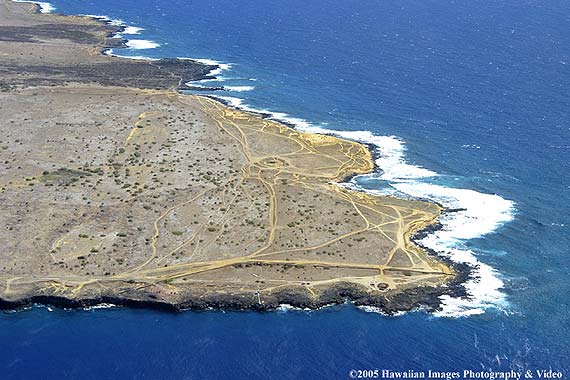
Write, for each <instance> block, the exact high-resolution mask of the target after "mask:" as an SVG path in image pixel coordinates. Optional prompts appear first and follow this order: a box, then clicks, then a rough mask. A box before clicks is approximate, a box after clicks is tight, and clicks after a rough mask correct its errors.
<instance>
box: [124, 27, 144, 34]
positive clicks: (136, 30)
mask: <svg viewBox="0 0 570 380" xmlns="http://www.w3.org/2000/svg"><path fill="white" fill-rule="evenodd" d="M143 30H144V29H143V28H139V27H138V26H127V27H125V30H123V31H122V32H121V34H141V31H143Z"/></svg>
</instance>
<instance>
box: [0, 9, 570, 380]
mask: <svg viewBox="0 0 570 380" xmlns="http://www.w3.org/2000/svg"><path fill="white" fill-rule="evenodd" d="M52 4H53V5H54V6H55V7H56V8H57V11H60V12H64V13H68V14H97V15H107V16H109V17H111V18H114V19H121V20H123V21H124V22H125V23H127V24H129V25H135V26H138V27H142V28H144V30H142V31H140V34H138V35H125V37H127V38H129V39H131V40H149V41H154V42H155V43H158V44H159V45H160V46H158V47H156V48H153V49H139V50H137V49H129V50H123V51H115V53H117V54H122V55H133V56H136V55H144V56H148V57H164V56H175V57H194V58H208V59H215V60H218V61H221V62H225V63H230V64H231V68H229V70H225V71H223V72H222V73H221V79H222V80H220V81H216V82H206V83H202V84H203V85H208V84H212V83H213V84H215V85H223V86H226V87H227V88H228V89H229V90H230V91H226V92H222V93H218V95H219V96H224V97H226V98H227V97H230V98H229V99H226V100H228V101H230V102H233V104H236V105H237V104H238V103H239V102H240V101H239V100H237V99H241V106H248V107H251V108H255V109H263V110H269V111H273V112H276V113H280V114H276V115H275V116H276V117H277V118H281V119H283V118H285V119H287V120H289V121H293V122H296V123H297V124H298V125H299V127H303V128H313V129H314V128H324V129H327V130H335V131H342V132H338V133H347V132H350V133H352V134H351V135H350V137H353V138H360V139H364V140H366V141H372V142H375V143H376V144H377V145H378V147H377V153H378V154H379V160H380V161H379V166H380V167H381V168H382V169H383V170H384V171H383V172H382V173H377V174H376V175H374V176H371V177H365V178H359V179H357V181H356V182H355V183H354V184H353V185H354V186H360V187H364V188H366V189H368V190H373V191H380V192H393V191H396V190H399V191H400V192H402V193H404V194H402V193H400V194H401V195H405V194H407V195H413V196H423V197H430V198H432V199H434V200H437V201H440V202H443V203H446V202H447V204H448V205H450V206H460V207H465V208H466V209H467V211H465V212H464V213H462V214H461V215H460V217H459V218H456V219H453V220H447V221H446V223H447V224H446V227H447V232H446V233H444V234H442V235H440V236H437V239H435V240H433V241H426V242H425V244H426V245H430V246H433V247H435V248H436V249H438V250H440V252H441V254H446V255H450V256H451V257H453V258H455V259H456V260H467V259H468V260H470V261H469V262H473V263H474V265H476V267H477V268H479V269H480V272H481V273H479V274H480V275H481V277H480V278H479V279H477V278H476V279H474V280H473V281H472V283H471V285H470V286H471V287H472V289H470V290H471V293H472V295H473V300H472V301H470V302H464V301H461V300H456V301H453V302H452V301H448V303H447V308H446V310H448V315H466V314H469V313H475V312H477V313H479V312H483V311H484V312H483V314H478V315H472V316H467V317H465V316H464V317H460V318H447V317H434V316H431V315H427V314H425V313H421V312H417V313H411V314H408V315H405V316H399V317H394V318H387V317H383V316H381V315H379V314H376V313H365V312H363V311H361V310H357V309H355V308H353V307H351V306H345V307H340V308H334V309H327V310H323V311H318V312H294V311H293V312H277V313H266V314H258V313H223V312H202V313H195V312H188V313H182V314H166V313H157V312H153V311H141V310H126V309H111V310H96V311H63V310H55V311H53V312H49V311H47V309H45V308H35V309H32V310H30V311H26V312H21V313H15V314H3V315H2V316H1V318H0V334H1V335H2V336H1V337H0V341H1V342H2V343H1V346H0V350H1V351H2V352H1V354H2V355H0V357H1V359H0V367H2V368H4V371H3V375H6V376H7V377H8V378H34V377H35V378H61V377H63V378H119V377H125V378H149V379H153V378H157V377H159V376H160V377H165V378H207V377H209V378H241V377H244V378H245V377H247V376H248V375H251V374H253V377H254V378H263V377H269V376H272V377H274V378H310V377H313V378H348V371H349V370H350V369H352V368H357V369H359V368H362V369H364V368H394V369H411V368H413V369H418V370H419V369H423V370H427V369H435V370H461V369H464V368H473V369H494V370H499V369H503V370H504V369H511V368H514V369H526V368H531V369H538V368H550V367H551V368H553V369H559V370H562V371H565V373H566V374H567V375H568V374H569V372H568V371H569V370H570V360H569V358H570V350H569V349H568V347H567V345H566V342H568V341H569V340H570V335H569V333H568V331H569V329H568V327H570V323H569V317H568V312H569V308H570V300H569V291H570V289H569V285H568V281H567V278H568V275H569V272H570V270H569V264H568V254H569V253H570V252H569V247H570V234H569V226H570V217H569V215H570V196H569V192H570V182H569V179H568V178H569V173H570V170H569V169H570V167H569V166H570V165H569V163H568V154H569V153H570V122H569V121H568V120H569V116H570V115H569V109H570V107H568V105H569V104H570V99H569V93H568V88H569V85H570V73H569V69H570V45H569V44H568V41H570V28H569V26H570V5H569V4H568V3H567V2H565V1H550V2H547V3H542V2H535V1H514V0H513V1H496V2H491V1H472V2H469V3H466V2H454V1H411V0H406V1H401V2H397V3H396V2H387V1H378V2H362V1H357V0H349V1H346V2H342V3H338V2H332V1H318V2H317V1H313V2H301V1H299V0H290V1H288V2H276V1H270V2H261V1H259V0H248V1H244V2H239V3H237V2H231V1H229V0H219V1H209V0H208V1H200V2H197V1H191V2H188V1H182V0H172V1H169V2H164V1H158V0H154V1H150V0H139V1H136V2H135V1H120V2H117V1H110V0H98V1H91V2H89V1H83V0H56V1H53V2H52ZM134 46H144V43H142V45H141V43H138V45H137V44H135V45H134ZM147 46H149V45H148V44H147ZM244 90H245V91H244ZM291 118H295V119H291ZM299 119H302V120H299ZM354 131H369V132H373V133H374V135H370V134H366V133H362V132H359V133H355V132H354ZM390 136H395V137H390ZM436 174H437V175H436ZM457 189H460V190H457ZM495 194H496V195H495ZM473 260H476V261H473ZM141 332H142V334H141Z"/></svg>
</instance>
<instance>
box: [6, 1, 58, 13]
mask: <svg viewBox="0 0 570 380" xmlns="http://www.w3.org/2000/svg"><path fill="white" fill-rule="evenodd" d="M12 1H14V2H15V3H30V4H36V5H37V6H38V7H39V8H40V13H51V12H53V11H55V7H54V6H53V5H51V4H50V3H47V2H45V1H31V0H12Z"/></svg>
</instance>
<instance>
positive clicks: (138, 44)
mask: <svg viewBox="0 0 570 380" xmlns="http://www.w3.org/2000/svg"><path fill="white" fill-rule="evenodd" d="M125 45H127V46H128V47H129V48H131V49H135V50H142V49H155V48H157V47H159V46H160V44H158V43H156V42H154V41H150V40H128V41H127V42H125Z"/></svg>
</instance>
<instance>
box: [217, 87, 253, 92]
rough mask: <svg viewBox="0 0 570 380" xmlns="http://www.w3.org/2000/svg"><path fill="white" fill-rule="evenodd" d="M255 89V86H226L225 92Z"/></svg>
mask: <svg viewBox="0 0 570 380" xmlns="http://www.w3.org/2000/svg"><path fill="white" fill-rule="evenodd" d="M254 89H255V87H254V86H224V90H227V91H233V92H244V91H252V90H254Z"/></svg>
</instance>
